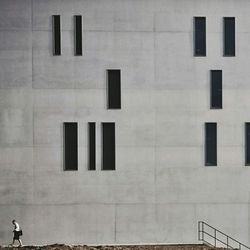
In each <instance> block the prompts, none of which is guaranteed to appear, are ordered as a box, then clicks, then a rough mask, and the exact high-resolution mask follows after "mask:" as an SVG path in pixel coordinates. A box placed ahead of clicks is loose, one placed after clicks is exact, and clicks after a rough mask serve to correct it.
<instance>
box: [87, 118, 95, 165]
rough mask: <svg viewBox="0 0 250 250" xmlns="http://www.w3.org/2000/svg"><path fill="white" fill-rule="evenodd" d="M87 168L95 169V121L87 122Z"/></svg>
mask: <svg viewBox="0 0 250 250" xmlns="http://www.w3.org/2000/svg"><path fill="white" fill-rule="evenodd" d="M88 132H89V170H95V169H96V139H95V122H89V131H88Z"/></svg>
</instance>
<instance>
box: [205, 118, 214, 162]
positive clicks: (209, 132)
mask: <svg viewBox="0 0 250 250" xmlns="http://www.w3.org/2000/svg"><path fill="white" fill-rule="evenodd" d="M205 165H206V166H217V124H216V123H214V122H211V123H210V122H209V123H205Z"/></svg>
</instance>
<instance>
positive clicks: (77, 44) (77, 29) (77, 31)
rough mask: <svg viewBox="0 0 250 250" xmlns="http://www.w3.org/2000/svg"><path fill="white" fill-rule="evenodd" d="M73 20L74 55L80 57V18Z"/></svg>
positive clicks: (75, 17)
mask: <svg viewBox="0 0 250 250" xmlns="http://www.w3.org/2000/svg"><path fill="white" fill-rule="evenodd" d="M74 19H75V55H76V56H81V55H82V16H74Z"/></svg>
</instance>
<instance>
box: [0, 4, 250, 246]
mask: <svg viewBox="0 0 250 250" xmlns="http://www.w3.org/2000/svg"><path fill="white" fill-rule="evenodd" d="M249 10H250V2H249V1H248V0H220V1H218V0H216V1H215V0H204V1H200V0H154V1H153V0H102V1H97V0H72V1H68V0H0V225H1V226H0V244H8V243H10V242H11V240H12V225H11V220H12V219H13V218H15V219H16V220H17V221H18V222H20V224H21V226H22V228H23V231H24V236H23V241H24V244H52V243H55V242H58V243H67V244H105V243H112V244H113V243H116V244H130V243H197V241H198V240H197V222H198V220H204V221H207V222H208V223H210V224H212V225H213V226H215V227H217V228H219V229H221V230H222V231H224V232H225V233H228V234H230V235H231V236H233V237H235V238H237V239H239V240H241V241H243V243H246V244H249V245H250V236H249V229H250V219H249V218H250V216H249V214H250V206H249V202H250V192H249V191H250V184H249V178H250V170H249V168H248V167H245V166H244V144H245V142H244V123H245V122H249V121H250V112H249V109H250V101H249V96H250V87H249V77H250V73H249V57H250V45H249V42H248V41H249V31H250V28H249V27H250V18H249ZM55 14H58V15H61V28H62V33H61V42H62V46H61V47H62V55H61V56H53V55H52V29H51V28H52V19H51V16H52V15H55ZM73 15H82V20H83V22H82V23H83V56H80V57H76V56H74V36H73V34H74V30H73ZM194 16H206V17H207V19H206V20H207V22H206V24H207V56H206V57H203V58H201V57H199V58H198V57H193V17H194ZM224 16H234V17H235V18H236V57H230V58H229V57H223V56H222V53H223V48H222V44H223V43H222V38H223V34H222V31H223V23H222V18H223V17H224ZM112 68H118V69H121V96H122V109H121V110H107V105H106V98H107V93H106V70H107V69H112ZM211 69H221V70H222V71H223V109H222V110H210V103H209V97H210V92H209V86H210V79H209V74H210V70H211ZM70 121H73V122H78V155H79V159H78V162H79V165H78V171H77V172H69V171H67V172H64V171H63V122H70ZM88 122H96V126H97V129H96V133H97V134H96V138H97V142H96V144H97V154H96V155H97V166H96V168H97V170H96V171H88V170H87V166H88V165H87V164H88V157H87V156H88V142H87V138H88V130H87V128H88V127H87V123H88ZM102 122H115V123H116V171H101V151H102V149H101V123H102ZM205 122H217V127H218V167H205V166H204V123H205Z"/></svg>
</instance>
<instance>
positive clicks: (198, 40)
mask: <svg viewBox="0 0 250 250" xmlns="http://www.w3.org/2000/svg"><path fill="white" fill-rule="evenodd" d="M194 56H206V17H195V18H194Z"/></svg>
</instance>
